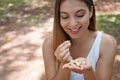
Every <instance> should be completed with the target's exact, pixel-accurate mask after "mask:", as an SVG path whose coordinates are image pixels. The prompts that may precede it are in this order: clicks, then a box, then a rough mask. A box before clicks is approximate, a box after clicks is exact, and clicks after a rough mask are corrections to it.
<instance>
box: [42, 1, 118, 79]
mask: <svg viewBox="0 0 120 80" xmlns="http://www.w3.org/2000/svg"><path fill="white" fill-rule="evenodd" d="M95 23H96V20H95V8H94V4H93V1H92V0H56V1H55V14H54V27H53V35H52V36H49V37H48V38H47V39H46V40H45V41H44V44H43V58H44V64H45V72H46V78H47V80H110V79H111V76H112V68H113V62H114V57H115V53H116V45H117V43H116V40H115V39H114V38H113V37H112V36H110V35H108V34H105V33H102V32H100V31H96V28H95V25H96V24H95Z"/></svg>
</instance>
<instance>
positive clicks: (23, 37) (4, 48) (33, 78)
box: [0, 19, 52, 80]
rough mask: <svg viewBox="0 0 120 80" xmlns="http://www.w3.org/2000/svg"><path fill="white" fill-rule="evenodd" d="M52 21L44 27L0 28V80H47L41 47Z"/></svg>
mask: <svg viewBox="0 0 120 80" xmlns="http://www.w3.org/2000/svg"><path fill="white" fill-rule="evenodd" d="M51 21H52V19H50V20H48V21H47V23H44V25H43V24H42V25H41V26H42V27H41V26H27V25H18V24H17V25H16V24H8V25H5V26H0V80H45V79H44V64H43V58H42V49H41V47H42V43H43V40H44V39H45V37H46V35H47V33H49V32H50V31H51V27H50V26H52V25H51V24H50V23H52V22H51ZM48 22H49V23H48Z"/></svg>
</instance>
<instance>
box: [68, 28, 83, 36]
mask: <svg viewBox="0 0 120 80" xmlns="http://www.w3.org/2000/svg"><path fill="white" fill-rule="evenodd" d="M80 28H81V27H78V28H70V29H69V30H70V31H71V32H72V33H73V34H76V33H78V32H79V31H80Z"/></svg>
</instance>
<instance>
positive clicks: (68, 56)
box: [63, 51, 72, 62]
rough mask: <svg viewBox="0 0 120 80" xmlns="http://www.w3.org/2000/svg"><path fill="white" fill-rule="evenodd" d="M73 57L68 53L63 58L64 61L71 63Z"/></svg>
mask: <svg viewBox="0 0 120 80" xmlns="http://www.w3.org/2000/svg"><path fill="white" fill-rule="evenodd" d="M71 60H72V57H71V56H70V52H69V51H68V52H67V54H66V55H65V56H64V57H63V61H67V62H69V61H71Z"/></svg>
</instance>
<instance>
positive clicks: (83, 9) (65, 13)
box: [60, 9, 85, 14]
mask: <svg viewBox="0 0 120 80" xmlns="http://www.w3.org/2000/svg"><path fill="white" fill-rule="evenodd" d="M81 11H85V10H84V9H80V10H78V11H76V13H78V12H81ZM60 13H64V14H67V12H62V11H61V12H60Z"/></svg>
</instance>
